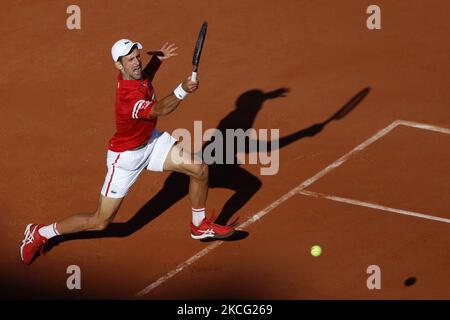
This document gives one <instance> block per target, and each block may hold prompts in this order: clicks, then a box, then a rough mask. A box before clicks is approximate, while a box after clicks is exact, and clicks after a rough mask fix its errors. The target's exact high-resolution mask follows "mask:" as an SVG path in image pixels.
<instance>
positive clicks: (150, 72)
mask: <svg viewBox="0 0 450 320" xmlns="http://www.w3.org/2000/svg"><path fill="white" fill-rule="evenodd" d="M177 49H178V47H176V46H175V44H174V43H172V44H170V45H169V43H168V42H166V43H164V44H163V46H162V47H161V49H159V51H149V52H147V53H148V54H151V55H152V58H151V59H150V61H149V63H148V64H147V65H146V66H145V68H144V70H143V74H144V78H147V79H148V80H149V81H150V82H152V81H153V78H154V77H155V74H156V72H157V71H158V69H159V67H160V66H161V62H162V61H163V60H167V59H169V58H171V57H174V56H177V55H178V53H176V52H175V51H176V50H177Z"/></svg>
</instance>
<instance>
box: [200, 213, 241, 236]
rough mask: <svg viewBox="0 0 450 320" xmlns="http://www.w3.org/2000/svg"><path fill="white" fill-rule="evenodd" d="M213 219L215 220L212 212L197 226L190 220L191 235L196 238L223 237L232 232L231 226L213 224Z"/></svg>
mask: <svg viewBox="0 0 450 320" xmlns="http://www.w3.org/2000/svg"><path fill="white" fill-rule="evenodd" d="M214 220H216V216H215V215H214V214H213V215H212V216H211V218H209V219H208V218H206V217H205V218H204V219H203V221H202V223H201V224H200V225H199V226H198V227H197V226H195V225H194V224H193V223H192V222H191V237H192V238H193V239H196V240H200V239H206V238H213V239H224V238H228V237H229V236H231V235H232V234H233V233H234V228H233V227H231V226H222V225H219V224H215V223H214Z"/></svg>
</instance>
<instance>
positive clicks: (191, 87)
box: [181, 76, 199, 93]
mask: <svg viewBox="0 0 450 320" xmlns="http://www.w3.org/2000/svg"><path fill="white" fill-rule="evenodd" d="M198 85H199V82H198V79H197V80H196V81H194V80H192V79H191V77H190V76H189V77H187V78H186V79H185V80H184V81H183V83H182V84H181V86H182V87H183V90H184V91H186V92H189V93H192V92H194V91H195V90H197V89H198Z"/></svg>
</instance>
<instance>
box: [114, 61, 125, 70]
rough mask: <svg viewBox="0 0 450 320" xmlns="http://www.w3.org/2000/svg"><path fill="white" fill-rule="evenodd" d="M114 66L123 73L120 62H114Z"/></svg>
mask: <svg viewBox="0 0 450 320" xmlns="http://www.w3.org/2000/svg"><path fill="white" fill-rule="evenodd" d="M114 65H115V66H116V68H117V69H118V70H120V71H123V64H122V62H120V61H116V62H114Z"/></svg>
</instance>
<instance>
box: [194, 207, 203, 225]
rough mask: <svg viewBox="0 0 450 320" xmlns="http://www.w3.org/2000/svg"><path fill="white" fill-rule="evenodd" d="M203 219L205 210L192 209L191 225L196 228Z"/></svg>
mask: <svg viewBox="0 0 450 320" xmlns="http://www.w3.org/2000/svg"><path fill="white" fill-rule="evenodd" d="M203 219H205V208H198V209H196V208H192V224H193V225H194V226H196V227H198V226H199V225H200V224H201V223H202V221H203Z"/></svg>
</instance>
